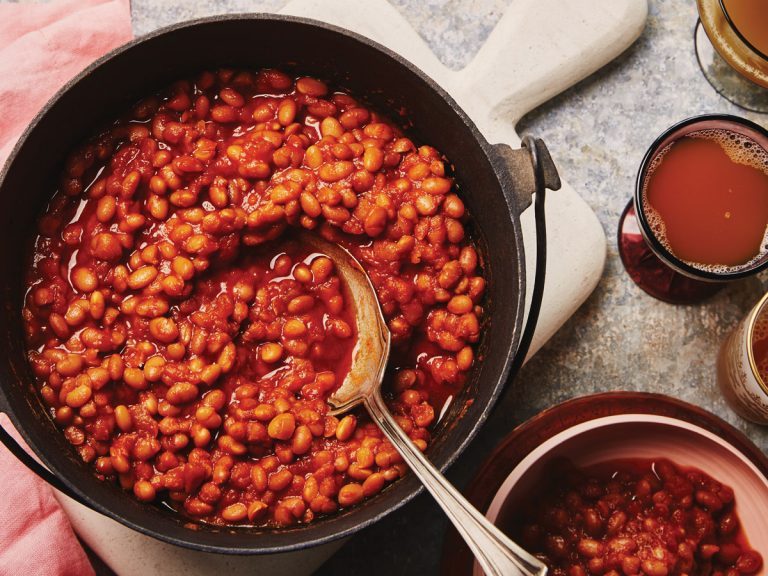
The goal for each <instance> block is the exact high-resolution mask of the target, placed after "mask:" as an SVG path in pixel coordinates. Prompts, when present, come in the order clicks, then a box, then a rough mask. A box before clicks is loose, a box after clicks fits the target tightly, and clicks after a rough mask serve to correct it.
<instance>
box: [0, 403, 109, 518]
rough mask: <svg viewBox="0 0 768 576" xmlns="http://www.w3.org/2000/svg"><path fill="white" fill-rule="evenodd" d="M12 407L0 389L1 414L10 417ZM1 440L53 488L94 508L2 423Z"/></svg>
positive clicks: (0, 426) (0, 429) (0, 427)
mask: <svg viewBox="0 0 768 576" xmlns="http://www.w3.org/2000/svg"><path fill="white" fill-rule="evenodd" d="M10 413H11V411H10V408H9V406H8V401H7V399H6V397H5V393H4V392H3V391H2V390H0V414H5V415H6V416H8V419H9V420H11V418H10ZM0 442H1V443H2V444H3V445H4V446H5V447H6V448H7V449H8V451H9V452H10V453H11V454H13V455H14V456H16V458H17V459H18V460H19V461H20V462H21V463H22V464H24V466H26V467H27V468H29V470H31V471H32V472H33V473H34V474H35V475H37V477H38V478H41V479H42V480H44V481H45V482H47V483H48V485H50V486H51V487H52V488H55V489H56V490H58V491H59V492H61V493H62V494H65V495H66V496H69V497H70V498H72V500H75V501H76V502H78V503H80V504H82V505H83V506H86V507H88V508H90V509H92V510H93V509H94V508H93V506H91V505H90V504H89V503H88V502H86V501H85V500H84V499H83V498H82V496H80V495H79V494H77V493H76V492H75V491H74V490H72V489H71V488H70V487H69V486H67V485H66V484H65V483H64V482H63V481H62V480H61V479H60V478H59V477H58V476H56V475H55V474H54V473H53V472H51V471H50V470H48V468H46V467H45V466H43V465H42V464H41V463H40V462H38V461H37V460H36V459H35V458H34V457H33V456H31V455H30V454H29V452H27V451H26V450H25V449H24V448H23V447H22V446H21V444H19V442H18V441H17V440H16V439H15V438H14V437H13V436H11V434H10V433H9V432H8V431H7V430H6V429H5V428H4V427H3V426H2V425H0Z"/></svg>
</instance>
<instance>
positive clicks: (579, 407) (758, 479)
mask: <svg viewBox="0 0 768 576" xmlns="http://www.w3.org/2000/svg"><path fill="white" fill-rule="evenodd" d="M563 458H567V459H568V460H570V461H571V462H572V463H573V464H575V465H576V466H578V467H587V466H592V465H594V464H598V463H601V462H605V461H609V460H616V459H629V458H637V459H656V458H665V459H668V460H670V461H672V462H674V463H675V464H677V465H678V466H681V467H691V468H697V469H699V470H701V471H702V472H705V473H706V474H708V475H710V476H712V477H713V478H715V479H716V480H718V481H720V482H722V483H723V484H726V485H728V486H730V487H731V488H733V490H734V494H735V502H736V508H735V509H736V512H737V513H738V515H739V518H740V520H741V523H742V526H743V529H744V533H745V534H746V535H747V539H748V541H749V543H750V545H751V546H752V547H753V548H754V549H756V550H757V551H759V552H761V553H762V554H763V556H764V558H765V560H766V561H768V513H766V511H768V460H766V458H765V456H764V455H763V454H762V452H760V450H759V449H758V448H757V447H756V446H755V445H754V444H752V442H750V441H749V439H747V438H746V437H745V436H744V435H743V434H741V433H740V432H739V431H737V430H736V429H735V428H733V427H732V426H730V425H729V424H727V423H726V422H724V421H723V420H721V419H720V418H718V417H717V416H714V415H712V414H710V413H708V412H705V411H703V410H701V409H700V408H697V407H695V406H692V405H690V404H685V403H683V402H680V401H678V400H675V399H672V398H669V397H666V396H661V395H657V394H641V393H632V392H630V393H609V394H599V395H595V396H589V397H584V398H578V399H576V400H572V401H569V402H566V403H564V404H561V405H558V406H556V407H554V408H551V409H549V410H546V411H544V412H542V413H541V414H539V415H538V416H536V417H534V418H532V419H531V420H529V421H527V422H526V423H524V424H522V425H521V426H519V427H518V428H516V429H515V430H514V431H513V432H512V433H511V434H510V435H509V436H507V438H505V439H504V441H502V443H501V445H500V446H499V447H498V448H497V449H496V450H495V451H494V453H493V454H492V455H491V457H490V458H489V459H488V460H487V461H486V462H485V464H484V465H483V466H482V467H481V468H480V471H479V473H478V475H477V476H476V477H475V479H474V480H473V481H472V483H471V484H470V486H469V487H468V489H467V490H466V493H467V496H468V497H469V498H470V500H471V501H472V502H473V504H475V505H476V506H477V507H478V508H479V509H481V510H485V511H486V516H487V517H488V518H489V519H490V520H492V521H496V519H497V517H498V515H499V512H500V510H501V509H502V507H504V508H506V509H507V510H509V507H512V509H515V507H517V504H516V503H517V502H520V503H521V504H522V502H524V501H527V500H529V499H530V497H531V494H532V493H535V487H536V486H537V485H538V484H540V481H541V479H542V475H543V474H545V471H546V470H547V467H548V465H549V464H550V463H551V462H552V461H553V460H555V459H560V460H562V459H563ZM443 560H444V561H443V572H441V573H445V574H449V575H459V574H461V575H468V574H474V575H475V576H481V575H482V571H481V570H480V569H479V567H478V566H477V565H475V564H474V562H473V560H472V558H471V556H470V555H468V550H467V549H466V548H464V547H463V546H462V545H461V544H460V543H459V542H458V541H457V540H456V535H455V534H449V537H448V538H447V539H446V546H445V553H444V557H443ZM757 574H758V575H766V574H768V571H767V570H766V567H765V566H764V567H763V568H762V569H761V570H760V571H759V572H758V573H757Z"/></svg>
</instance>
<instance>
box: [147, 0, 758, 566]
mask: <svg viewBox="0 0 768 576" xmlns="http://www.w3.org/2000/svg"><path fill="white" fill-rule="evenodd" d="M283 4H284V2H283V1H280V0H264V1H257V2H253V1H249V0H219V1H217V0H198V1H196V2H183V3H181V2H179V3H176V2H168V1H165V0H133V2H132V11H133V20H134V30H135V32H136V33H137V34H140V33H144V32H148V31H150V30H153V29H155V28H157V27H159V26H162V25H166V24H170V23H173V22H177V21H180V20H183V19H188V18H193V17H200V16H205V15H208V14H216V13H221V12H226V11H232V12H234V11H262V10H263V11H274V10H278V9H280V7H282V6H283ZM393 4H395V6H396V7H397V8H398V9H399V10H400V11H401V12H402V13H403V14H404V15H405V16H406V17H407V18H408V20H409V21H410V22H411V23H412V24H413V25H414V27H415V28H416V29H417V30H418V32H419V33H420V34H421V35H422V36H423V37H424V38H425V39H426V41H427V43H428V44H429V46H430V47H431V48H432V50H434V52H435V53H436V54H437V56H438V57H439V58H440V59H441V60H442V61H443V62H444V63H445V64H446V65H448V66H450V67H451V68H455V69H459V68H462V67H463V66H464V65H466V64H467V63H468V62H469V61H470V60H471V58H472V56H473V55H474V54H475V52H476V51H477V50H478V49H479V48H480V46H481V45H482V43H483V41H484V40H485V38H486V37H487V35H488V34H489V32H490V31H491V30H492V28H493V26H494V24H495V23H496V22H497V21H498V19H499V18H500V17H501V15H502V14H503V13H504V10H505V9H506V7H507V5H508V4H509V0H428V1H423V0H394V1H393ZM649 8H650V13H649V18H648V23H647V27H646V29H645V31H644V32H643V34H642V36H641V37H640V39H639V40H638V41H637V42H636V43H635V44H634V45H633V46H632V47H630V48H629V49H628V50H627V51H626V52H625V53H624V54H623V55H622V56H620V57H619V58H618V59H617V60H615V61H614V62H612V63H611V64H609V65H608V66H606V67H605V68H603V69H602V70H600V71H599V72H597V73H595V74H593V75H592V76H590V77H589V78H587V79H585V80H584V81H582V82H581V83H579V84H578V85H576V86H574V87H573V88H571V89H570V90H568V91H567V92H565V93H563V94H561V95H560V96H558V97H557V98H555V99H554V100H552V101H550V102H549V103H547V104H545V105H544V106H542V107H540V108H539V109H537V110H535V111H534V112H532V113H531V114H529V115H528V116H526V117H525V118H524V119H523V120H522V122H521V125H520V126H519V131H520V132H523V131H530V132H532V133H535V134H537V135H538V136H540V137H542V138H543V139H544V140H545V141H546V142H547V144H548V146H549V147H550V150H551V152H552V155H553V157H554V158H555V160H556V162H557V163H558V166H559V169H560V172H561V174H563V176H564V177H565V178H566V179H567V180H568V181H569V183H570V184H571V185H572V186H573V187H574V188H575V189H576V190H577V191H579V193H580V194H581V195H582V196H583V197H584V199H585V200H586V201H587V202H588V203H589V205H590V206H591V207H592V209H593V210H594V211H595V212H596V213H597V216H598V218H599V219H600V222H601V223H602V225H603V228H604V230H605V233H606V235H607V237H608V260H607V264H606V268H605V272H604V274H603V277H602V280H601V281H600V284H599V285H598V287H597V289H596V290H595V291H594V293H593V294H592V295H591V296H590V298H589V299H588V300H587V302H586V303H585V304H584V305H583V306H582V307H581V309H580V310H579V311H578V312H577V313H576V314H575V315H574V316H573V317H572V318H571V319H570V320H569V321H568V322H567V323H566V324H565V325H564V326H563V328H562V329H561V330H560V331H559V332H558V333H557V334H556V335H555V337H554V338H553V339H552V340H551V341H550V342H549V343H548V344H547V345H546V346H545V347H544V348H543V349H542V350H541V351H540V352H539V353H538V354H537V355H536V356H535V357H534V358H533V359H532V360H531V361H530V363H529V364H528V365H526V366H525V367H524V368H523V370H522V371H521V372H520V374H519V376H518V377H517V379H516V381H515V384H514V386H511V387H509V388H508V389H507V391H506V393H505V394H504V396H503V397H502V398H501V400H500V402H499V404H498V405H497V407H496V409H495V411H494V413H493V415H492V417H491V419H490V420H489V422H488V423H487V424H486V426H485V427H484V428H483V430H482V432H481V433H480V435H479V437H478V438H477V439H476V440H475V441H474V442H473V444H472V445H471V446H470V447H469V449H468V450H467V451H466V452H465V453H464V455H463V456H462V457H461V458H460V459H459V461H458V462H457V463H456V464H455V465H454V466H453V467H452V468H451V470H450V471H449V477H450V479H451V480H452V481H453V482H455V483H456V484H457V485H459V486H462V485H464V484H466V482H468V480H469V479H470V478H471V477H472V474H473V471H474V470H476V469H477V466H478V465H479V463H480V462H482V460H483V459H484V458H485V457H486V456H487V455H488V453H489V452H490V451H491V450H492V449H493V447H494V446H495V445H496V444H497V443H498V442H499V441H500V439H501V438H502V437H503V436H504V435H506V434H507V433H508V432H509V431H510V430H511V429H512V428H513V427H514V426H515V425H516V424H518V423H520V422H522V421H524V420H525V419H527V418H529V417H530V416H533V415H534V414H536V413H537V412H539V411H541V410H543V409H545V408H547V407H549V406H553V405H555V404H557V403H560V402H563V401H564V400H567V399H569V398H573V397H576V396H581V395H585V394H591V393H595V392H604V391H609V390H638V391H651V392H662V393H665V394H669V395H671V396H674V397H676V398H680V399H682V400H686V401H688V402H691V403H693V404H697V405H699V406H701V407H703V408H705V409H707V410H710V411H712V412H714V413H716V414H718V415H720V416H722V417H724V418H725V419H726V420H728V421H729V422H731V423H732V424H735V425H736V426H737V427H738V428H740V429H741V430H743V431H744V432H746V433H747V434H748V435H749V437H750V438H752V439H753V440H754V441H755V442H756V443H757V444H758V446H760V447H761V448H762V449H763V450H766V449H768V429H764V428H760V427H758V426H754V425H750V424H748V423H746V422H745V421H744V420H741V419H740V418H738V417H737V416H735V415H734V414H733V413H732V412H731V411H730V410H729V409H728V407H727V406H726V405H725V403H724V401H723V399H722V398H721V396H720V394H719V392H718V391H717V389H716V384H715V359H716V355H717V350H718V347H719V345H720V343H721V342H722V340H723V338H724V337H725V336H726V334H727V333H728V332H729V331H730V330H731V329H732V328H733V327H734V326H735V324H736V323H737V322H738V321H739V319H740V318H741V317H742V316H743V315H744V314H746V313H747V311H748V310H749V309H750V308H751V306H752V305H753V304H754V303H755V302H756V301H757V300H758V299H759V298H760V296H761V294H762V292H763V288H762V286H761V284H760V282H759V281H758V280H756V279H751V280H746V281H741V282H736V283H734V284H732V285H729V286H727V287H726V288H725V289H724V290H722V291H721V292H720V293H719V294H717V295H716V296H715V297H714V298H713V299H711V300H709V301H707V302H706V303H704V304H700V305H696V306H671V305H669V304H665V303H662V302H659V301H656V300H654V299H653V298H651V297H649V296H647V295H646V294H645V293H644V292H642V291H641V290H640V289H639V288H638V287H637V286H635V285H634V284H633V283H632V281H631V280H630V279H629V277H628V276H627V274H626V273H625V272H624V268H623V266H622V264H621V261H620V259H619V255H618V250H617V246H616V227H617V223H618V220H619V216H620V215H621V212H622V210H623V209H624V207H625V206H626V204H627V202H628V200H629V199H630V197H631V196H632V192H633V186H634V179H635V176H636V173H637V168H638V166H639V164H640V161H641V159H642V156H643V154H644V153H645V151H646V149H647V148H648V146H649V145H650V144H651V142H653V140H654V139H655V138H656V136H658V135H659V134H660V133H661V132H662V131H663V130H664V129H665V128H667V127H668V126H670V125H671V124H673V123H675V122H677V121H678V120H681V119H683V118H686V117H688V116H693V115H696V114H701V113H706V112H723V113H732V114H736V115H741V116H747V117H749V118H750V119H752V120H754V121H756V122H758V123H760V124H762V125H768V116H760V115H758V114H750V113H747V112H745V111H743V110H741V109H739V108H737V107H736V106H734V105H733V104H731V103H730V102H728V101H726V100H724V99H723V98H722V97H720V96H719V95H718V94H717V93H716V92H715V90H714V89H713V88H712V87H711V86H710V85H709V83H708V82H707V80H706V79H705V78H704V76H703V75H702V73H701V71H700V69H699V67H698V64H697V61H696V55H695V51H694V45H693V30H694V25H695V23H696V6H695V2H692V1H683V0H650V2H649ZM446 524H447V523H446V521H445V519H444V518H443V516H442V514H441V512H440V511H439V509H438V508H437V506H436V505H435V504H433V503H432V501H431V500H430V499H429V498H428V497H426V496H421V497H419V498H418V499H417V500H416V501H414V502H413V503H412V504H409V505H408V506H407V507H405V508H403V509H402V510H400V511H398V512H396V513H394V514H392V515H390V516H389V517H388V518H386V519H385V520H384V521H382V522H380V523H378V524H376V525H374V526H373V527H371V528H369V529H367V530H365V531H364V532H362V533H360V534H359V535H357V536H356V537H354V538H353V539H352V540H351V541H350V542H349V543H347V544H346V545H345V546H344V548H342V549H341V551H340V552H338V553H337V554H336V555H335V556H334V557H333V558H331V560H330V561H328V562H327V563H326V564H325V566H324V567H323V568H322V569H320V570H319V571H318V573H317V574H318V576H330V575H337V574H367V575H369V576H377V575H385V574H386V575H388V576H391V575H395V574H397V575H427V574H437V573H438V562H439V558H440V554H441V546H442V538H443V533H444V530H445V527H446ZM382 543H384V544H382Z"/></svg>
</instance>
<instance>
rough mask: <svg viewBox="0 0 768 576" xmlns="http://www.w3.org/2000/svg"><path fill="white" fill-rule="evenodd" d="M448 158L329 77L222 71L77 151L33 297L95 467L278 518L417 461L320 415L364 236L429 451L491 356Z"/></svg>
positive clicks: (33, 343)
mask: <svg viewBox="0 0 768 576" xmlns="http://www.w3.org/2000/svg"><path fill="white" fill-rule="evenodd" d="M446 172H447V168H446V160H445V158H443V157H442V156H441V154H440V153H439V152H438V151H437V150H435V149H434V148H432V147H430V146H417V145H416V144H414V142H413V141H411V140H410V139H409V138H407V137H405V136H404V135H403V133H402V132H401V131H400V130H399V129H398V128H397V127H396V126H395V125H394V124H393V123H391V122H390V121H388V120H387V119H386V118H384V117H382V116H381V115H380V114H378V113H377V112H375V111H373V110H370V109H368V108H367V107H365V106H364V105H363V104H361V103H360V102H358V101H357V100H355V99H354V98H353V97H352V96H350V95H348V94H346V93H343V92H338V91H333V90H331V89H330V88H329V87H328V85H327V84H326V83H324V82H322V81H320V80H317V79H314V78H308V77H300V78H292V77H290V76H288V75H286V74H284V73H282V72H278V71H275V70H262V71H259V72H250V71H235V70H219V71H216V72H204V73H202V74H200V75H199V76H198V77H197V78H195V79H194V80H190V81H181V82H177V83H176V84H174V85H173V86H171V87H170V88H169V89H168V90H166V91H165V92H164V93H162V94H159V95H156V96H151V97H149V98H146V99H145V100H143V101H141V102H139V103H138V104H137V105H136V106H135V107H134V108H133V109H132V110H131V112H130V113H129V114H127V115H126V116H125V117H123V118H121V119H119V120H118V121H117V122H115V123H114V124H113V125H112V127H111V128H110V129H109V130H107V131H105V132H103V133H102V134H100V135H98V136H97V137H95V138H94V139H92V140H90V141H89V142H87V143H86V144H84V145H83V146H82V147H81V148H80V149H78V150H76V151H75V152H74V153H73V154H72V155H71V157H70V158H69V159H68V161H67V162H66V165H65V169H64V172H63V174H62V176H61V180H60V187H59V190H58V192H57V193H56V194H55V195H54V196H53V198H52V200H51V202H50V204H49V205H48V207H47V209H46V211H45V213H44V214H43V216H42V217H41V219H40V221H39V226H38V235H37V237H36V238H35V240H34V245H33V246H32V249H31V255H30V259H29V272H28V275H27V279H26V280H27V286H28V292H27V296H26V300H25V306H24V309H23V317H24V321H25V327H26V339H27V348H28V355H29V362H30V365H31V368H32V370H33V372H34V375H35V377H36V378H37V383H38V389H39V392H40V395H41V396H42V398H43V400H44V401H45V402H46V403H47V405H48V406H49V407H50V411H51V415H52V417H53V418H54V420H55V421H56V423H57V424H58V425H59V426H60V427H61V428H62V429H63V432H64V434H65V436H66V438H67V439H68V440H69V442H70V443H71V444H72V445H73V446H74V447H75V448H76V450H77V451H78V453H79V454H80V456H81V457H82V459H83V460H84V461H86V462H88V463H90V464H91V465H92V466H93V468H94V470H95V472H96V474H98V475H99V476H100V477H102V478H104V479H107V480H112V481H116V482H118V483H119V484H120V486H122V488H123V489H125V490H126V491H131V492H132V493H133V495H134V496H135V497H136V498H137V499H139V500H141V501H145V502H153V501H163V502H166V503H167V504H169V505H171V506H173V507H174V508H176V509H178V510H180V511H182V512H183V513H185V514H187V515H189V516H191V517H193V518H195V519H198V520H201V521H206V522H212V523H216V524H250V525H258V526H286V525H291V524H295V523H304V522H310V521H312V520H313V519H314V518H316V517H318V516H322V515H326V514H330V513H333V512H335V511H336V510H338V509H340V508H346V507H349V506H354V505H356V504H358V503H359V502H361V501H362V500H363V499H364V498H367V497H370V496H372V495H375V494H376V493H378V492H379V491H381V490H382V489H384V487H385V486H386V485H387V484H388V483H390V482H392V481H394V480H396V479H397V478H399V477H400V476H402V475H403V474H404V473H405V471H406V467H405V465H404V463H403V462H402V460H401V458H400V456H399V455H398V453H397V452H396V450H395V449H394V448H393V447H392V445H391V444H390V443H389V442H387V441H386V440H385V439H384V438H383V437H382V435H381V433H380V431H379V430H378V428H377V427H376V426H375V425H374V424H373V423H372V422H370V420H368V419H367V417H366V415H365V414H364V413H363V412H355V413H352V414H348V415H346V416H344V417H341V418H335V417H331V416H329V415H328V411H329V409H328V406H327V404H326V399H327V397H328V396H329V395H330V394H331V393H332V392H333V390H334V389H335V388H336V387H337V386H338V385H339V384H340V383H341V381H342V380H343V379H344V377H345V375H346V373H347V371H348V369H349V365H350V361H351V360H350V359H351V354H352V350H353V347H354V345H355V341H356V334H357V328H356V325H355V319H354V317H353V314H352V312H351V310H352V309H353V308H352V306H351V305H350V302H349V301H348V298H347V295H346V292H345V287H344V286H343V285H342V284H341V283H340V280H339V277H338V276H337V274H336V270H335V266H334V263H333V262H332V261H331V260H330V259H329V258H328V257H326V256H324V255H322V254H317V253H311V252H309V251H308V250H307V248H306V247H302V246H301V245H300V244H299V243H298V242H297V241H296V240H295V239H294V238H293V235H292V230H295V229H301V228H303V229H308V230H313V231H315V232H316V233H318V234H322V235H323V236H324V237H326V238H327V239H329V240H332V241H337V242H340V243H342V244H343V245H345V246H346V247H347V248H348V249H349V250H351V251H352V252H353V253H354V254H355V256H356V257H357V258H358V259H359V260H360V261H361V262H362V263H363V265H364V267H365V268H366V270H367V271H368V273H369V274H370V276H371V278H372V281H373V283H374V286H375V288H376V292H377V295H378V297H379V300H380V302H381V305H382V308H383V311H384V314H385V316H386V319H387V322H388V325H389V328H390V330H391V332H392V338H393V346H394V348H393V357H392V360H391V363H390V370H389V372H388V376H387V378H388V381H387V383H386V391H387V399H388V400H387V401H388V403H389V406H390V408H391V409H392V411H393V412H394V414H395V415H396V418H397V420H398V422H399V424H400V425H401V426H402V427H403V429H404V430H405V431H406V432H407V433H408V434H409V436H410V437H411V438H412V439H413V440H414V442H416V444H417V445H418V446H419V447H420V448H422V449H425V448H426V447H427V445H428V443H429V441H430V439H431V434H430V429H431V427H432V426H433V425H434V423H435V421H436V414H439V411H440V409H441V408H442V407H443V406H444V404H445V402H446V401H448V400H449V399H450V398H451V397H453V396H455V395H456V393H457V392H458V391H459V390H460V389H461V387H462V385H463V383H464V381H465V379H466V374H467V371H468V370H469V369H470V368H471V367H472V365H473V363H474V362H475V346H474V345H475V343H476V342H477V340H478V338H479V335H480V330H481V321H482V308H481V303H482V297H483V292H484V287H485V281H484V279H483V276H482V263H481V261H480V259H479V256H478V253H477V251H476V250H475V247H474V246H473V244H472V243H471V242H470V241H469V239H468V236H467V233H466V231H465V228H464V226H465V224H466V222H467V215H466V213H465V208H464V204H463V202H462V201H461V199H460V198H459V196H458V195H457V193H456V187H455V186H454V183H453V180H452V179H451V178H450V176H449V175H448V174H447V173H446Z"/></svg>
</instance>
